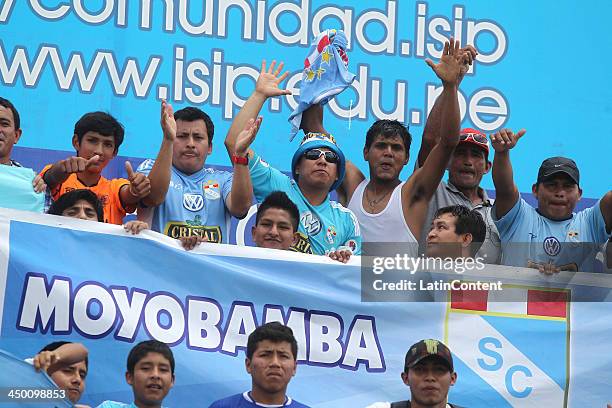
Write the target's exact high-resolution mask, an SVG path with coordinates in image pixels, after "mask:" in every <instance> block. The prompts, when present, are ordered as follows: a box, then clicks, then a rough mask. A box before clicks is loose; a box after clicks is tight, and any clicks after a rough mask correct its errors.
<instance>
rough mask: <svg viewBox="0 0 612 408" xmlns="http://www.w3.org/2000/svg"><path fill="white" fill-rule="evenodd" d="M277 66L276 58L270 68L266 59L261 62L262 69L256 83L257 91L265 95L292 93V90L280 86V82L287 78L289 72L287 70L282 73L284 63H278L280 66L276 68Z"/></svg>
mask: <svg viewBox="0 0 612 408" xmlns="http://www.w3.org/2000/svg"><path fill="white" fill-rule="evenodd" d="M275 66H276V61H275V60H273V61H272V64H270V68H266V61H265V60H263V61H262V62H261V71H260V72H259V78H257V83H256V84H255V92H258V93H260V94H262V95H264V96H265V97H271V96H280V95H291V91H289V90H287V89H281V88H280V87H279V86H278V84H280V83H281V82H283V81H284V80H285V78H287V76H288V75H289V72H285V73H284V74H282V75H280V73H281V71H282V70H283V66H284V63H282V62H281V63H280V64H278V67H276V69H274V67H275ZM279 75H280V76H279Z"/></svg>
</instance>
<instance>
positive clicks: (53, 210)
mask: <svg viewBox="0 0 612 408" xmlns="http://www.w3.org/2000/svg"><path fill="white" fill-rule="evenodd" d="M79 200H85V201H87V202H88V203H89V204H91V206H92V207H93V208H94V209H95V210H96V214H97V215H98V221H100V222H104V208H103V207H102V202H101V201H100V199H99V198H98V196H96V194H95V193H94V192H93V191H91V190H87V189H84V188H80V189H78V190H72V191H69V192H67V193H65V194H62V195H61V196H60V198H58V199H57V201H55V202H54V203H53V204H51V207H49V211H47V214H53V215H62V213H63V212H64V210H66V208H70V207H72V206H73V205H75V204H76V202H77V201H79Z"/></svg>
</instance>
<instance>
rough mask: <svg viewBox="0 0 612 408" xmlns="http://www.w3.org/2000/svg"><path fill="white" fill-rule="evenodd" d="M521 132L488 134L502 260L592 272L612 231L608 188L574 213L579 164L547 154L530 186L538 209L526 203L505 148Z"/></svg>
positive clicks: (546, 269)
mask: <svg viewBox="0 0 612 408" xmlns="http://www.w3.org/2000/svg"><path fill="white" fill-rule="evenodd" d="M525 133H526V132H525V130H524V129H523V130H520V131H519V132H518V133H514V132H513V131H512V130H510V129H502V130H500V131H499V132H497V133H495V134H494V135H492V136H491V142H492V144H493V148H494V149H495V159H494V161H493V183H495V194H496V198H495V206H494V207H493V214H494V216H495V219H496V221H495V224H496V225H497V228H498V229H499V235H500V237H501V241H502V251H503V258H502V263H503V264H504V265H513V266H523V267H532V268H536V269H538V270H539V271H540V272H542V273H545V274H553V273H556V272H559V271H562V270H568V271H573V272H577V271H580V272H595V271H596V265H595V262H596V256H597V252H598V251H600V250H601V248H602V247H603V244H605V243H606V242H607V241H608V239H609V237H610V232H611V231H612V191H608V192H607V193H606V194H605V195H604V196H603V197H602V198H601V200H599V201H598V202H597V203H595V205H594V206H593V207H591V208H587V209H585V210H583V211H580V212H579V213H574V209H575V208H576V204H577V203H578V201H579V200H580V198H581V197H582V189H581V188H580V186H579V183H580V172H579V171H578V166H576V163H575V162H574V161H573V160H572V159H568V158H566V157H550V158H548V159H546V160H544V161H543V162H542V164H541V166H540V169H539V170H538V177H537V180H536V183H535V184H534V185H533V186H532V187H531V188H532V193H533V195H534V197H535V198H536V200H537V201H538V207H537V209H536V208H533V207H531V206H530V205H529V204H528V203H527V202H526V201H525V200H524V199H522V198H521V196H520V194H519V191H518V188H517V186H516V184H515V183H514V177H513V170H512V163H511V162H510V150H512V149H513V148H514V147H515V146H516V144H517V142H518V140H519V139H520V138H521V137H522V136H523V135H524V134H525Z"/></svg>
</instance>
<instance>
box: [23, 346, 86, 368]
mask: <svg viewBox="0 0 612 408" xmlns="http://www.w3.org/2000/svg"><path fill="white" fill-rule="evenodd" d="M87 355H88V351H87V348H85V346H84V345H82V344H81V343H68V344H64V345H62V346H59V347H58V348H56V349H55V350H53V351H41V352H40V353H38V354H37V355H35V356H34V358H33V361H32V364H33V365H34V368H35V369H36V371H40V370H43V371H47V370H49V368H54V366H55V365H57V364H62V365H71V364H74V363H78V362H79V361H83V360H85V359H86V358H87Z"/></svg>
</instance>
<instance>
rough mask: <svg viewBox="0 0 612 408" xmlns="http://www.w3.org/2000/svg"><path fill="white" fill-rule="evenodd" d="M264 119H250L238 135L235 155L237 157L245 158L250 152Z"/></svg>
mask: <svg viewBox="0 0 612 408" xmlns="http://www.w3.org/2000/svg"><path fill="white" fill-rule="evenodd" d="M262 120H263V118H262V117H261V116H260V117H258V118H257V119H249V121H248V122H247V123H246V125H245V126H244V129H243V130H242V131H241V132H240V133H239V134H238V137H237V138H236V151H235V154H236V155H237V156H245V155H246V154H247V151H248V150H249V146H251V143H253V140H255V136H256V135H257V132H258V131H259V126H261V121H262Z"/></svg>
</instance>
